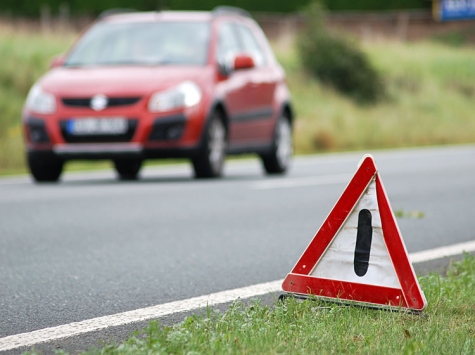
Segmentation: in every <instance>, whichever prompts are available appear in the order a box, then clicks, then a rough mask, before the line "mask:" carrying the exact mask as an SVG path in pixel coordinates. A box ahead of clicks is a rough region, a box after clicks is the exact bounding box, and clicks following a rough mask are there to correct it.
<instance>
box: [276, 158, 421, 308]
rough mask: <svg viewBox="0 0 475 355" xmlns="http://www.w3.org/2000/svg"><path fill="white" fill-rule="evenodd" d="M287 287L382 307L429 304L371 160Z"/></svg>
mask: <svg viewBox="0 0 475 355" xmlns="http://www.w3.org/2000/svg"><path fill="white" fill-rule="evenodd" d="M282 288H283V290H284V291H286V292H289V293H295V294H299V295H313V296H316V297H323V298H327V299H334V300H337V301H340V302H350V303H351V302H356V303H361V304H368V305H371V306H376V307H382V308H394V309H401V308H402V309H410V310H414V311H422V310H423V309H424V308H425V306H426V305H427V301H426V299H425V297H424V293H423V292H422V290H421V288H420V286H419V283H418V281H417V278H416V275H415V273H414V269H413V268H412V264H411V263H410V261H409V257H408V254H407V250H406V247H405V246H404V242H403V240H402V237H401V234H400V232H399V227H398V225H397V223H396V218H395V217H394V214H393V212H392V210H391V206H390V204H389V200H388V198H387V195H386V192H385V190H384V186H383V184H382V181H381V178H380V176H379V174H378V171H377V169H376V164H375V163H374V160H373V157H372V156H370V155H366V156H364V157H363V159H362V160H361V162H360V164H359V167H358V170H357V171H356V173H355V175H354V177H353V178H352V179H351V181H350V183H349V184H348V186H347V187H346V189H345V191H344V192H343V194H342V195H341V197H340V199H339V200H338V202H337V203H336V205H335V206H334V207H333V209H332V211H331V212H330V214H329V215H328V217H327V218H326V220H325V221H324V222H323V224H322V226H321V227H320V230H319V231H318V232H317V234H316V235H315V237H314V238H313V240H312V241H311V242H310V244H309V246H308V247H307V249H306V250H305V252H304V253H303V255H302V256H301V257H300V260H299V261H298V262H297V264H296V265H295V266H294V268H293V270H292V271H291V272H290V273H289V274H288V275H287V277H286V278H285V280H284V282H283V284H282Z"/></svg>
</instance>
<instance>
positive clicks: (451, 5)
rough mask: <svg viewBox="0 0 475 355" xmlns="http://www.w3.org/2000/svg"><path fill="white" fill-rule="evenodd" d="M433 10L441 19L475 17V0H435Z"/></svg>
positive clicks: (437, 17)
mask: <svg viewBox="0 0 475 355" xmlns="http://www.w3.org/2000/svg"><path fill="white" fill-rule="evenodd" d="M433 10H434V16H435V18H436V19H437V20H439V21H455V20H468V19H475V0H434V8H433Z"/></svg>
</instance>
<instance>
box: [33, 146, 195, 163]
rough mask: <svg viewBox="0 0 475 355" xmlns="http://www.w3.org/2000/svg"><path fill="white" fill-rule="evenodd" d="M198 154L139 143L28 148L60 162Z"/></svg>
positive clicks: (189, 148)
mask: <svg viewBox="0 0 475 355" xmlns="http://www.w3.org/2000/svg"><path fill="white" fill-rule="evenodd" d="M199 152H200V147H199V146H192V147H171V148H170V147H160V148H155V147H145V146H143V145H142V144H139V143H97V144H58V145H55V146H54V147H53V148H52V149H34V148H33V147H29V149H28V153H29V154H31V155H41V156H54V157H56V158H58V159H60V160H63V161H66V160H102V159H111V160H114V159H141V160H145V159H166V158H193V157H196V156H197V155H198V154H199Z"/></svg>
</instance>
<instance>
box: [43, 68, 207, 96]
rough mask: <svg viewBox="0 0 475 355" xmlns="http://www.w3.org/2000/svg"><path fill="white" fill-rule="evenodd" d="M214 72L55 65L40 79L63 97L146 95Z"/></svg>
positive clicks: (50, 89)
mask: <svg viewBox="0 0 475 355" xmlns="http://www.w3.org/2000/svg"><path fill="white" fill-rule="evenodd" d="M209 75H212V71H211V70H210V68H208V67H187V66H180V67H178V66H161V67H133V66H130V67H110V68H105V67H100V68H99V67H96V68H64V67H61V68H55V69H53V70H51V71H50V72H48V73H47V74H46V75H45V76H43V77H42V78H41V80H40V82H39V84H40V85H41V87H42V88H43V90H45V91H48V92H50V93H52V94H55V95H58V96H62V97H90V96H93V95H95V94H104V95H108V96H117V95H120V96H142V95H147V94H151V93H152V92H154V91H158V90H163V89H166V88H170V87H173V86H175V85H177V84H179V83H181V82H183V81H185V80H192V81H195V82H197V83H198V84H200V82H203V80H206V79H205V78H206V77H208V76H209Z"/></svg>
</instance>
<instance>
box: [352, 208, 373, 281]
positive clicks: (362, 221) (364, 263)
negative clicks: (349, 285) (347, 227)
mask: <svg viewBox="0 0 475 355" xmlns="http://www.w3.org/2000/svg"><path fill="white" fill-rule="evenodd" d="M372 238H373V227H372V226H371V212H370V211H369V210H367V209H364V210H361V211H360V213H359V215H358V233H357V234H356V247H355V261H354V264H355V273H356V275H358V276H360V277H361V276H364V275H366V272H367V271H368V266H369V252H370V251H371V240H372Z"/></svg>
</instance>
